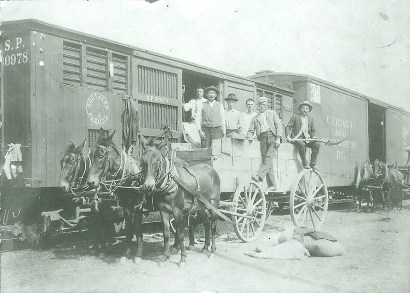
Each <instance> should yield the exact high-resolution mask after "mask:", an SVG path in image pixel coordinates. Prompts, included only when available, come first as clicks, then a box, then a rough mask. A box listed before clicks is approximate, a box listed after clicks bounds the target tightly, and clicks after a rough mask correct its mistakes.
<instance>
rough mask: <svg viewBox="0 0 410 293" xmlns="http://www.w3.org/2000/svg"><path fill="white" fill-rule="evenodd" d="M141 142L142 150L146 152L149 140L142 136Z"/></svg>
mask: <svg viewBox="0 0 410 293" xmlns="http://www.w3.org/2000/svg"><path fill="white" fill-rule="evenodd" d="M140 142H141V146H142V149H143V150H144V151H145V149H146V148H147V140H146V139H145V137H143V136H142V135H141V136H140Z"/></svg>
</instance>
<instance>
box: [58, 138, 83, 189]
mask: <svg viewBox="0 0 410 293" xmlns="http://www.w3.org/2000/svg"><path fill="white" fill-rule="evenodd" d="M85 142H86V140H84V141H83V143H82V144H80V145H79V146H78V147H75V145H74V143H72V142H71V141H70V142H68V144H67V146H66V149H65V153H64V156H63V158H62V159H61V160H60V167H61V174H60V183H59V186H60V187H62V188H63V189H64V191H66V192H67V191H68V190H69V189H70V188H72V187H73V184H74V182H75V181H76V180H77V179H78V178H76V177H77V174H78V172H79V168H80V167H81V166H80V164H81V155H82V151H83V149H84V146H85ZM76 173H77V174H76Z"/></svg>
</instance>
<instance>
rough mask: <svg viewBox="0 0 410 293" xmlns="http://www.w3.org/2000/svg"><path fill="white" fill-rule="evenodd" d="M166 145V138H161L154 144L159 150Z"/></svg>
mask: <svg viewBox="0 0 410 293" xmlns="http://www.w3.org/2000/svg"><path fill="white" fill-rule="evenodd" d="M166 145H168V140H166V139H164V140H162V141H160V142H158V143H156V144H155V147H156V148H157V149H158V150H161V149H162V148H163V147H164V146H166Z"/></svg>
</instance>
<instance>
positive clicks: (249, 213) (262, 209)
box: [232, 181, 266, 242]
mask: <svg viewBox="0 0 410 293" xmlns="http://www.w3.org/2000/svg"><path fill="white" fill-rule="evenodd" d="M232 213H233V215H234V216H233V227H234V229H235V233H236V235H237V236H238V238H239V239H241V240H242V241H245V242H251V241H254V240H255V239H256V238H258V236H259V234H260V233H261V232H262V230H263V226H264V225H265V220H266V199H265V194H264V193H263V190H262V187H261V186H260V185H259V184H258V183H256V182H254V181H251V182H247V183H245V184H241V185H239V186H238V188H237V189H236V191H235V195H234V197H233V205H232Z"/></svg>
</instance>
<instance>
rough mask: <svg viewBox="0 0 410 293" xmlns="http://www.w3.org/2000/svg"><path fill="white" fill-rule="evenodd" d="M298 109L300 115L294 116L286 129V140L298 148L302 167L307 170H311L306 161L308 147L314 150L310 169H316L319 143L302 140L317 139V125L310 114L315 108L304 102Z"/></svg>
mask: <svg viewBox="0 0 410 293" xmlns="http://www.w3.org/2000/svg"><path fill="white" fill-rule="evenodd" d="M298 109H299V115H293V116H292V118H291V119H290V120H289V123H288V125H287V126H286V128H285V132H286V138H287V140H288V141H289V142H291V143H293V144H295V145H296V147H297V148H298V150H299V155H300V158H301V159H302V165H303V168H305V169H309V164H308V162H307V160H306V147H308V148H310V149H311V150H312V155H311V158H310V167H311V168H315V166H316V162H317V156H318V154H319V149H320V144H319V142H317V141H309V142H307V141H301V140H302V139H313V138H316V129H315V124H314V121H313V118H312V117H311V116H309V112H310V111H312V110H313V106H312V105H311V104H310V103H309V102H308V101H304V102H302V103H300V104H299V107H298Z"/></svg>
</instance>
